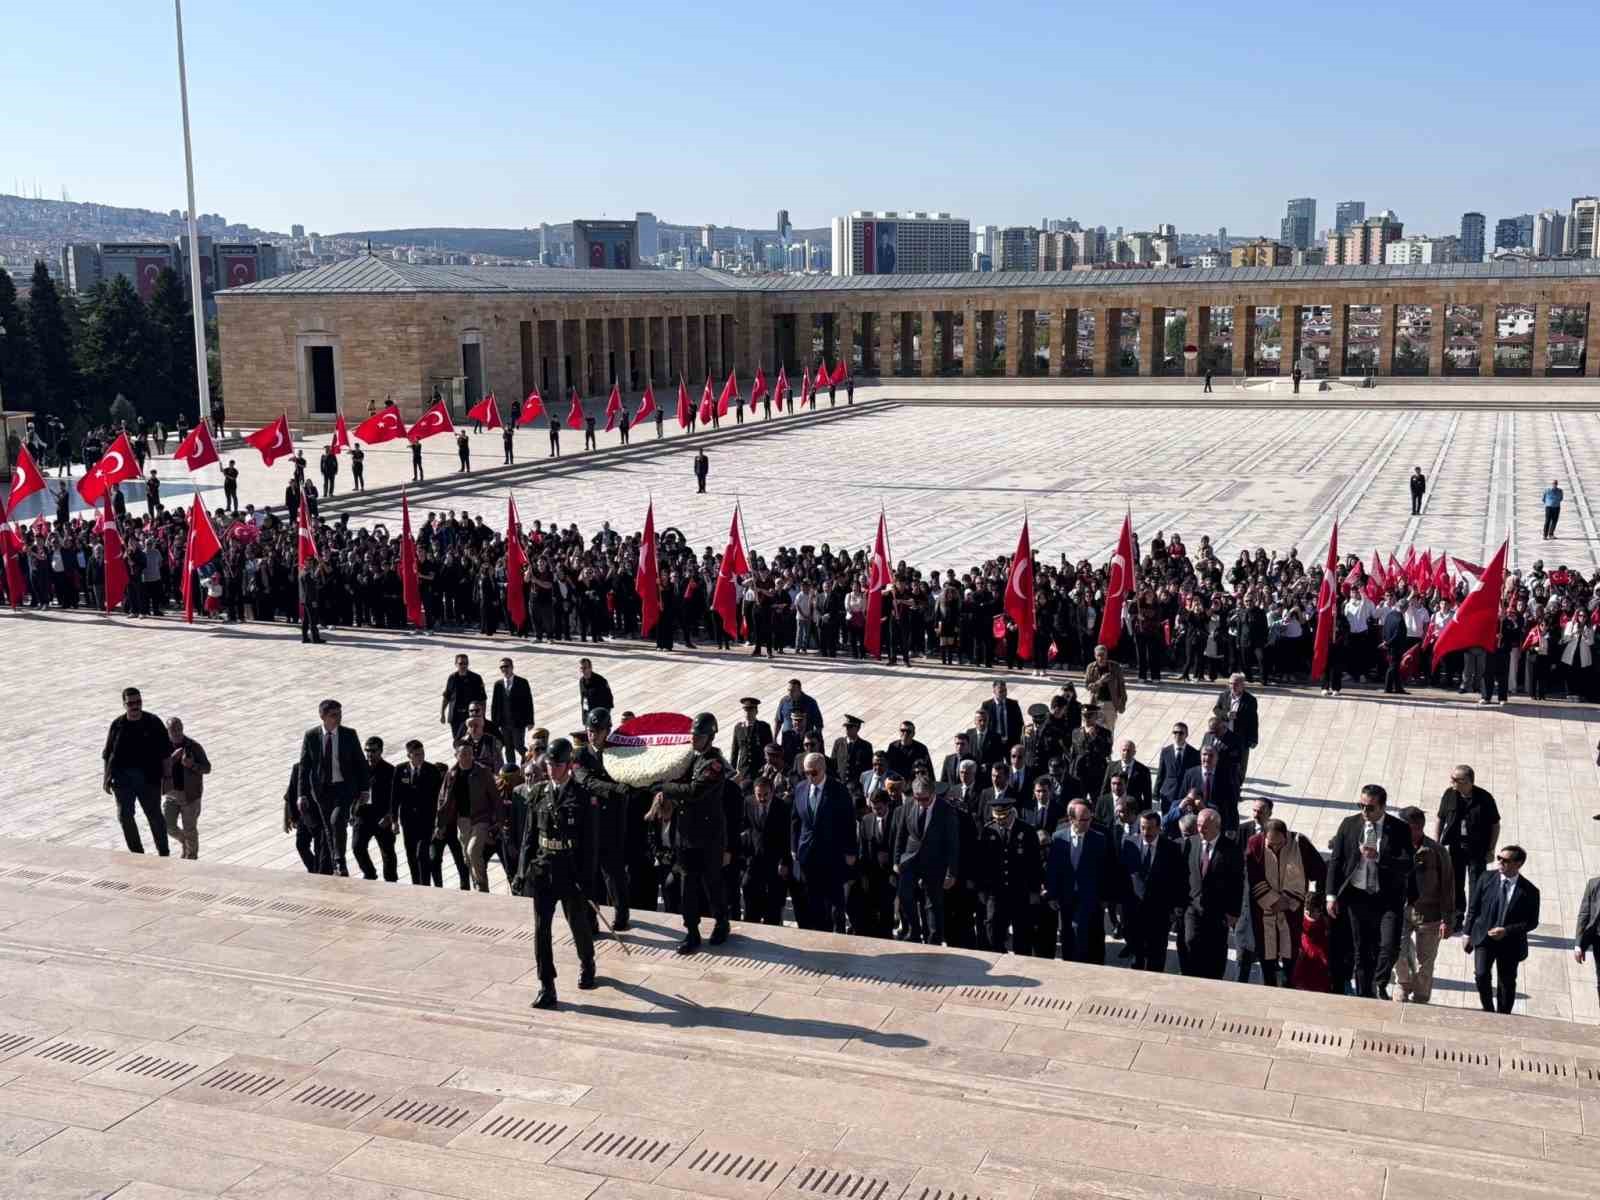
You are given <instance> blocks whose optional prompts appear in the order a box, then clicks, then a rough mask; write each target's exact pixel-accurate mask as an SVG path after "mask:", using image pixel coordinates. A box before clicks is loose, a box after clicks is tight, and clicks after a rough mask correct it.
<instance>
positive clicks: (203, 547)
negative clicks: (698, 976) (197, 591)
mask: <svg viewBox="0 0 1600 1200" xmlns="http://www.w3.org/2000/svg"><path fill="white" fill-rule="evenodd" d="M304 503H305V499H304V497H302V498H301V504H304ZM221 552H222V542H221V541H220V540H218V538H217V531H216V530H215V529H213V528H212V526H211V518H210V517H209V516H207V515H206V507H205V505H203V504H201V503H200V496H199V494H198V493H196V495H195V498H194V503H193V504H192V505H190V507H189V544H188V546H187V547H186V549H185V553H184V556H183V619H184V620H185V621H187V622H189V624H191V625H193V624H194V573H195V571H196V570H198V569H199V568H201V567H203V566H205V565H206V564H207V563H208V562H210V561H211V560H212V559H213V558H215V557H216V556H217V555H218V554H220V553H221Z"/></svg>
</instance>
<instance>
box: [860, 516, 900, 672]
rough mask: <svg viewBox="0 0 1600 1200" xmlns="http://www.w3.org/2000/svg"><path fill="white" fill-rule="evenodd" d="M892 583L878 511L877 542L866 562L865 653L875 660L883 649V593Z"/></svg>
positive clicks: (884, 531)
mask: <svg viewBox="0 0 1600 1200" xmlns="http://www.w3.org/2000/svg"><path fill="white" fill-rule="evenodd" d="M893 581H894V576H893V573H892V572H891V571H890V570H889V527H888V524H887V523H886V521H885V519H884V513H883V509H881V508H880V509H879V510H878V540H877V541H876V542H874V543H873V546H872V558H871V559H869V560H868V562H867V628H866V637H865V641H866V647H867V653H868V654H869V655H871V656H872V657H873V658H877V657H878V655H879V654H880V653H881V652H882V649H883V593H884V592H885V591H886V590H887V589H888V588H889V586H890V584H891V583H892V582H893Z"/></svg>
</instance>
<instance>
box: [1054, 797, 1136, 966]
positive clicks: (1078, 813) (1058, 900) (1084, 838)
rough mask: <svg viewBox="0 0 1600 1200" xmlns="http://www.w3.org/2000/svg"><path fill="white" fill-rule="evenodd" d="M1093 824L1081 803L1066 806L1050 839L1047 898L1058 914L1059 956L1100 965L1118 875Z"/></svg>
mask: <svg viewBox="0 0 1600 1200" xmlns="http://www.w3.org/2000/svg"><path fill="white" fill-rule="evenodd" d="M1093 822H1094V817H1093V813H1092V812H1091V810H1090V808H1089V806H1088V805H1087V804H1085V803H1083V802H1082V801H1081V800H1079V801H1074V802H1073V803H1072V804H1070V805H1069V806H1068V807H1067V828H1065V829H1060V830H1057V831H1056V833H1055V834H1054V836H1052V837H1051V839H1050V849H1049V854H1048V855H1047V857H1046V861H1045V893H1046V895H1048V896H1049V898H1050V907H1051V909H1052V910H1053V911H1055V912H1056V913H1058V914H1059V920H1060V931H1061V957H1062V958H1063V959H1065V960H1066V961H1067V962H1083V963H1096V964H1098V965H1101V966H1104V965H1105V961H1106V921H1105V906H1106V905H1107V904H1114V903H1116V902H1117V900H1118V899H1119V898H1120V875H1121V871H1120V869H1119V867H1118V865H1117V858H1116V855H1115V854H1114V853H1113V852H1112V850H1111V842H1110V839H1109V838H1107V837H1106V835H1105V834H1103V833H1101V832H1100V831H1099V830H1098V829H1096V828H1094V824H1093Z"/></svg>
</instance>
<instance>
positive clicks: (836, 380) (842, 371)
mask: <svg viewBox="0 0 1600 1200" xmlns="http://www.w3.org/2000/svg"><path fill="white" fill-rule="evenodd" d="M849 378H850V371H849V368H848V367H846V366H845V362H844V359H842V358H841V359H840V360H839V361H838V362H836V363H834V364H833V370H832V372H830V373H829V375H828V382H829V383H833V384H840V383H843V382H844V381H845V380H846V379H849Z"/></svg>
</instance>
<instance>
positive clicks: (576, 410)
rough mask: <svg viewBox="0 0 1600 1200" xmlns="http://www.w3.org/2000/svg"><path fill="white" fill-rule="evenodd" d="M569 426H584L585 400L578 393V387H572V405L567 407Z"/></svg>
mask: <svg viewBox="0 0 1600 1200" xmlns="http://www.w3.org/2000/svg"><path fill="white" fill-rule="evenodd" d="M567 428H568V429H582V428H583V400H582V398H581V397H580V396H579V395H578V389H577V388H573V389H572V407H570V408H569V409H567Z"/></svg>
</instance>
